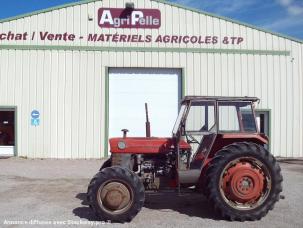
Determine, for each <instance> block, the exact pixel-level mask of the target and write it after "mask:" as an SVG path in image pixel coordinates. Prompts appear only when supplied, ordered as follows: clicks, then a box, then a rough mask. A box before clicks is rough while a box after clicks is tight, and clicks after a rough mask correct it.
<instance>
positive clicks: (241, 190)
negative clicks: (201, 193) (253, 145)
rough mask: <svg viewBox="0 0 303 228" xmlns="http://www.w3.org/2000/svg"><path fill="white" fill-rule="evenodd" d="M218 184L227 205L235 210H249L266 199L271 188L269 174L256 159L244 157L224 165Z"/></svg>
mask: <svg viewBox="0 0 303 228" xmlns="http://www.w3.org/2000/svg"><path fill="white" fill-rule="evenodd" d="M219 186H220V193H221V195H222V197H223V199H224V201H225V202H226V203H227V204H228V205H230V206H231V207H233V208H235V209H237V210H251V209H254V208H256V207H258V206H260V205H261V204H262V203H263V202H264V201H265V200H266V199H267V197H268V195H269V193H270V190H271V176H270V174H269V171H268V169H267V167H266V166H265V165H264V164H263V163H262V162H260V161H259V160H258V159H256V158H252V157H244V158H239V159H235V160H233V161H231V162H229V163H228V164H227V165H226V166H225V168H224V169H223V171H222V173H221V176H220V182H219Z"/></svg>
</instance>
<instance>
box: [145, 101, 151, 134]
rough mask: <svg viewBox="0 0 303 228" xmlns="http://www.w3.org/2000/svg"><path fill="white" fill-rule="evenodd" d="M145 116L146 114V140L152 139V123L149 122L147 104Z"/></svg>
mask: <svg viewBox="0 0 303 228" xmlns="http://www.w3.org/2000/svg"><path fill="white" fill-rule="evenodd" d="M145 114H146V122H145V131H146V138H150V122H149V119H148V107H147V103H145Z"/></svg>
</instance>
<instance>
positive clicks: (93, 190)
mask: <svg viewBox="0 0 303 228" xmlns="http://www.w3.org/2000/svg"><path fill="white" fill-rule="evenodd" d="M113 182H115V183H117V182H119V183H122V184H123V185H124V186H126V187H127V189H128V190H129V193H130V198H131V202H130V204H129V206H127V208H126V209H125V210H122V211H121V212H119V211H118V212H117V211H114V210H112V211H111V209H108V208H107V207H106V205H105V204H106V203H105V202H102V203H101V205H100V203H98V202H100V201H99V200H98V199H100V197H99V198H98V194H99V193H98V191H99V188H102V187H104V186H106V185H107V184H109V183H113ZM87 198H88V204H89V205H90V207H91V209H92V210H93V211H94V213H95V214H96V216H97V217H98V218H100V219H101V220H102V221H108V220H110V221H112V222H129V221H131V220H132V219H133V218H134V217H135V216H136V215H137V214H138V212H139V211H140V210H141V208H142V206H143V204H144V200H145V193H144V186H143V183H142V182H141V180H140V179H139V177H138V176H137V175H136V174H135V173H134V172H132V171H130V170H128V169H126V168H123V167H118V166H113V167H109V168H105V169H102V171H100V172H98V173H97V174H96V175H95V176H94V177H93V179H92V180H91V182H90V184H89V186H88V190H87Z"/></svg>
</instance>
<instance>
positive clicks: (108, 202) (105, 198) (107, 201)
mask: <svg viewBox="0 0 303 228" xmlns="http://www.w3.org/2000/svg"><path fill="white" fill-rule="evenodd" d="M100 199H101V202H102V205H103V206H104V207H105V208H106V209H107V210H110V211H117V210H122V209H124V208H126V207H127V206H128V205H129V204H130V202H131V194H130V192H129V190H128V188H127V187H126V186H125V185H124V184H122V183H120V182H110V183H108V184H106V185H105V186H104V187H103V188H102V189H101V192H100Z"/></svg>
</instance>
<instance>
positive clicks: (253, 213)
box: [205, 142, 283, 221]
mask: <svg viewBox="0 0 303 228" xmlns="http://www.w3.org/2000/svg"><path fill="white" fill-rule="evenodd" d="M242 156H243V157H245V156H254V157H255V158H257V159H258V160H260V161H261V162H262V163H264V164H265V165H266V166H267V168H268V170H269V172H270V175H271V178H272V188H271V192H270V193H269V195H268V197H267V199H266V200H265V201H264V202H263V204H262V205H260V206H259V207H257V208H254V209H252V210H249V211H241V210H236V209H234V208H232V207H230V206H229V205H228V204H227V203H226V202H225V201H224V200H223V198H222V196H221V194H220V190H219V183H218V182H219V180H220V175H221V172H222V170H223V168H224V167H225V166H226V165H227V164H228V162H230V161H232V160H234V159H236V158H239V157H242ZM282 181H283V177H282V175H281V169H280V166H279V164H278V163H277V161H276V159H275V158H274V157H273V155H272V154H270V153H269V152H268V151H267V150H266V149H265V148H264V147H263V146H261V145H258V144H255V143H251V142H241V143H234V144H231V145H228V146H226V147H224V148H223V149H221V150H220V151H219V152H217V154H216V155H215V157H214V158H213V159H212V160H211V162H210V164H209V167H208V169H207V171H206V189H205V190H206V191H205V193H206V196H207V198H208V200H209V202H210V204H211V205H213V206H214V208H215V210H216V211H217V212H219V213H220V214H221V215H222V217H223V218H226V219H228V220H232V221H233V220H238V221H245V220H251V221H254V220H260V219H261V218H262V217H264V216H265V215H266V214H267V213H268V211H269V210H272V209H273V208H274V205H275V203H276V202H277V201H278V200H279V199H280V192H282Z"/></svg>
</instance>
